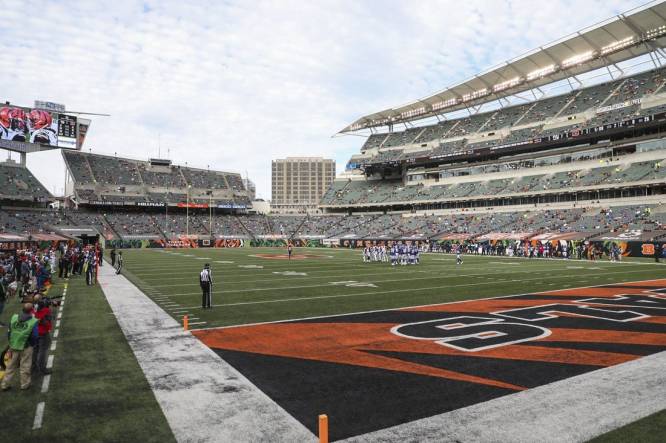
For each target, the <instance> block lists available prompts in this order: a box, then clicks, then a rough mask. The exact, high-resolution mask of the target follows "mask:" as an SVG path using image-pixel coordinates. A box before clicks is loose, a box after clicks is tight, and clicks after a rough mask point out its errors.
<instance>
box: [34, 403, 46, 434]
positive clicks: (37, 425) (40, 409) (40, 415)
mask: <svg viewBox="0 0 666 443" xmlns="http://www.w3.org/2000/svg"><path fill="white" fill-rule="evenodd" d="M45 405H46V403H45V402H43V401H40V402H39V403H37V410H36V411H35V421H34V422H33V423H32V429H33V431H34V430H36V429H41V427H42V420H44V406H45Z"/></svg>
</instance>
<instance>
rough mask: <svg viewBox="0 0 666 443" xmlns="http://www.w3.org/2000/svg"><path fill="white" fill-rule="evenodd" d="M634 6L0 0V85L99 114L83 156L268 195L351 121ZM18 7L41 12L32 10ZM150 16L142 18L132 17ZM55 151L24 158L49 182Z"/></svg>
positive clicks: (597, 2) (332, 143) (22, 100)
mask: <svg viewBox="0 0 666 443" xmlns="http://www.w3.org/2000/svg"><path fill="white" fill-rule="evenodd" d="M641 2H642V0H635V1H627V0H609V1H602V0H591V1H585V2H576V1H573V0H558V1H538V2H535V1H529V0H510V1H509V0H507V1H494V0H493V1H485V2H482V1H468V2H457V1H426V0H419V1H412V2H405V1H366V2H358V1H333V0H329V1H316V2H304V1H295V0H280V1H255V2H237V1H227V2H218V1H212V0H211V1H199V2H190V3H187V4H185V3H183V2H177V1H159V2H158V1H146V2H132V1H127V0H116V1H114V2H112V3H98V2H74V1H71V2H48V1H29V0H27V1H25V0H21V1H19V0H5V1H4V2H3V6H4V7H3V21H2V25H1V27H0V53H2V54H3V69H2V71H1V72H0V82H1V84H3V85H5V86H7V87H6V88H3V91H5V94H7V96H6V97H4V98H3V99H5V100H10V101H12V102H13V103H17V104H23V105H26V104H27V105H29V104H30V103H32V101H33V100H34V99H41V100H50V101H55V102H62V103H65V104H67V106H68V108H69V109H72V110H79V111H91V112H104V113H109V114H111V115H112V116H111V117H109V118H95V119H94V121H93V125H92V127H91V131H90V133H89V136H88V140H87V142H86V144H87V146H86V149H88V148H92V149H93V152H99V153H114V152H117V153H118V155H128V156H132V157H137V158H144V159H145V158H148V157H154V156H156V155H157V146H158V134H160V138H161V146H162V155H163V156H164V155H165V153H166V150H167V149H169V150H170V153H171V157H172V158H173V160H174V161H175V162H177V163H185V162H188V164H190V165H196V166H203V167H205V166H206V165H210V166H211V167H212V168H216V169H222V170H235V171H239V172H244V171H246V170H247V171H248V173H249V175H250V178H252V179H253V180H255V181H256V182H257V185H258V190H259V193H260V194H261V195H262V196H263V197H266V198H269V197H270V188H269V186H270V160H271V159H273V158H278V157H284V156H288V155H321V156H326V157H333V158H335V159H336V160H337V161H338V168H339V169H340V168H341V167H342V166H343V165H344V162H345V161H346V160H347V159H348V158H349V156H350V155H351V154H352V153H354V152H357V151H358V148H359V146H360V145H361V144H362V139H358V138H356V137H340V138H333V139H332V138H330V136H331V135H332V134H333V133H335V132H336V131H337V130H339V129H341V128H342V127H344V126H345V125H347V124H348V123H350V122H351V121H352V120H354V119H355V118H357V117H358V116H359V115H362V114H365V113H369V112H373V111H377V110H380V109H382V108H385V107H389V106H394V105H397V104H400V103H404V102H407V101H410V100H413V99H415V98H418V97H420V96H424V95H426V94H429V93H431V92H434V91H436V90H439V89H443V88H444V87H446V86H448V85H451V84H453V83H454V82H456V81H459V80H462V79H464V78H467V77H469V76H471V75H473V74H475V73H477V72H478V71H480V70H483V69H485V68H488V67H490V66H492V65H494V64H496V63H499V62H501V61H502V60H505V59H508V58H511V57H514V56H517V55H519V54H521V53H523V52H525V51H527V50H530V49H532V48H534V47H536V46H539V45H542V44H545V43H548V42H549V41H551V40H554V39H557V38H559V37H561V36H563V35H565V34H567V33H570V32H573V31H575V30H577V29H579V28H581V27H583V26H587V25H591V24H593V23H595V22H598V21H600V20H602V19H605V18H608V17H609V16H611V15H613V14H615V13H618V12H621V11H623V10H625V9H627V8H629V7H632V6H636V5H638V4H640V3H641ZM25 11H39V13H36V14H31V13H25ZM144 11H148V12H144ZM58 161H60V160H59V155H58V154H43V155H39V156H34V157H31V158H30V159H29V165H30V167H31V168H32V169H33V170H35V172H36V173H37V175H38V177H39V178H40V179H42V181H44V182H45V184H47V186H48V187H49V189H53V187H54V186H55V187H56V188H58V189H60V188H61V187H62V182H63V179H62V173H58V174H56V173H54V169H55V168H54V167H53V165H54V162H58Z"/></svg>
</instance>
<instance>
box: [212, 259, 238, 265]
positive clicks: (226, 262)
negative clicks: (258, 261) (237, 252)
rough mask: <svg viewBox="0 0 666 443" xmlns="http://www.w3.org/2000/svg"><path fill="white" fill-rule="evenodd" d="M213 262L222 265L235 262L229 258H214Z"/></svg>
mask: <svg viewBox="0 0 666 443" xmlns="http://www.w3.org/2000/svg"><path fill="white" fill-rule="evenodd" d="M214 263H220V264H222V265H231V264H233V263H235V262H233V261H231V260H215V261H214Z"/></svg>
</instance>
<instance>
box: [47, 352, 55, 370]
mask: <svg viewBox="0 0 666 443" xmlns="http://www.w3.org/2000/svg"><path fill="white" fill-rule="evenodd" d="M52 367H53V354H51V355H49V359H48V360H47V361H46V368H47V369H51V368H52Z"/></svg>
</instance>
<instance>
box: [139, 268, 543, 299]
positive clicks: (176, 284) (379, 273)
mask: <svg viewBox="0 0 666 443" xmlns="http://www.w3.org/2000/svg"><path fill="white" fill-rule="evenodd" d="M400 269H404V268H400ZM466 269H472V268H466ZM474 269H484V268H483V267H480V268H474ZM533 271H534V270H532V271H530V272H533ZM286 272H292V271H286ZM331 272H340V271H331ZM523 272H527V271H523ZM413 273H421V274H425V273H431V274H435V273H436V274H440V272H436V271H426V270H413ZM273 274H281V272H273ZM295 274H299V273H295ZM302 274H303V275H305V276H306V277H299V276H297V277H295V278H293V279H291V280H321V279H331V278H336V277H348V276H349V272H347V273H345V274H338V275H312V276H309V277H308V276H307V275H308V274H307V273H302ZM254 275H256V273H255V274H254ZM377 275H382V276H388V275H396V274H392V273H391V272H388V268H387V272H371V273H354V277H357V278H358V277H368V276H377ZM178 280H188V281H190V282H189V283H171V284H165V285H157V286H155V285H153V286H152V287H154V288H170V287H174V286H197V287H198V286H199V283H197V282H192V278H191V277H184V278H181V277H178ZM222 281H223V283H224V285H225V286H228V285H244V286H246V285H247V283H248V282H247V279H244V280H237V281H230V280H227V279H226V278H225V276H224V274H223V275H222ZM281 281H285V280H284V279H283V278H261V279H254V278H253V279H252V283H258V282H281ZM165 297H168V295H165Z"/></svg>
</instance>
